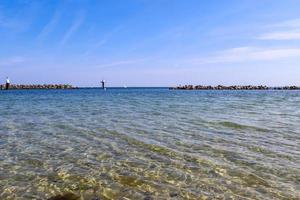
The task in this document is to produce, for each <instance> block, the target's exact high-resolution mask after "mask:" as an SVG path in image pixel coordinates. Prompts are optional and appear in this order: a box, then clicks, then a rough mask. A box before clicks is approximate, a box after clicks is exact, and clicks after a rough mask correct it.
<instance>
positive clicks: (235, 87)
mask: <svg viewBox="0 0 300 200" xmlns="http://www.w3.org/2000/svg"><path fill="white" fill-rule="evenodd" d="M170 89H172V90H300V87H298V86H285V87H268V86H263V85H260V86H254V85H232V86H224V85H218V86H210V85H208V86H204V85H195V86H194V85H184V86H177V87H172V88H170Z"/></svg>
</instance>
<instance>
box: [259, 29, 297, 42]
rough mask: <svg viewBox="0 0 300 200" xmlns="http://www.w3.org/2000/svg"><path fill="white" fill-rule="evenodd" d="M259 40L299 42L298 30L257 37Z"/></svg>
mask: <svg viewBox="0 0 300 200" xmlns="http://www.w3.org/2000/svg"><path fill="white" fill-rule="evenodd" d="M258 39H260V40H300V30H291V31H283V32H270V33H265V34H262V35H261V36H259V37H258Z"/></svg>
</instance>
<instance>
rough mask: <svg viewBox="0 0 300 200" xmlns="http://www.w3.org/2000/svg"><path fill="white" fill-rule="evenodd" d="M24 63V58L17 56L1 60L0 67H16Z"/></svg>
mask: <svg viewBox="0 0 300 200" xmlns="http://www.w3.org/2000/svg"><path fill="white" fill-rule="evenodd" d="M23 62H25V58H24V57H20V56H15V57H11V58H6V59H3V60H0V67H8V66H14V65H17V64H21V63H23Z"/></svg>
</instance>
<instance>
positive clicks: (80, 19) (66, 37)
mask: <svg viewBox="0 0 300 200" xmlns="http://www.w3.org/2000/svg"><path fill="white" fill-rule="evenodd" d="M84 19H85V13H84V12H79V14H78V16H77V18H76V19H75V20H74V21H73V23H72V25H71V26H70V27H69V29H68V30H67V31H66V33H65V34H64V36H63V38H62V40H61V42H60V43H61V45H64V44H65V43H66V42H67V41H68V40H69V39H70V38H71V36H72V35H73V34H74V33H75V32H76V31H78V29H79V28H80V26H81V25H82V23H83V21H84Z"/></svg>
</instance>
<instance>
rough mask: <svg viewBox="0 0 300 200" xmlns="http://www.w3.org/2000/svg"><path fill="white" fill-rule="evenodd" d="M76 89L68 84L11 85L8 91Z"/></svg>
mask: <svg viewBox="0 0 300 200" xmlns="http://www.w3.org/2000/svg"><path fill="white" fill-rule="evenodd" d="M76 88H77V87H73V86H72V85H68V84H43V85H39V84H38V85H16V84H11V85H10V86H9V89H10V90H18V89H76ZM0 89H1V90H4V89H5V85H0Z"/></svg>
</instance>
